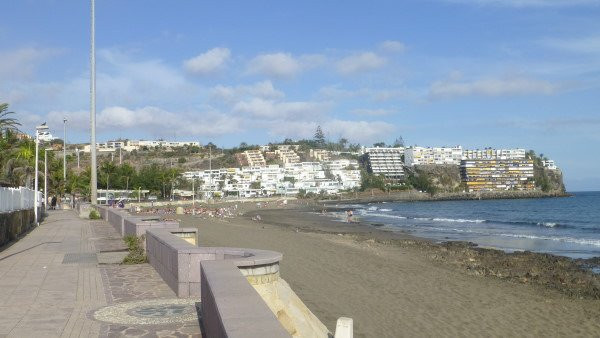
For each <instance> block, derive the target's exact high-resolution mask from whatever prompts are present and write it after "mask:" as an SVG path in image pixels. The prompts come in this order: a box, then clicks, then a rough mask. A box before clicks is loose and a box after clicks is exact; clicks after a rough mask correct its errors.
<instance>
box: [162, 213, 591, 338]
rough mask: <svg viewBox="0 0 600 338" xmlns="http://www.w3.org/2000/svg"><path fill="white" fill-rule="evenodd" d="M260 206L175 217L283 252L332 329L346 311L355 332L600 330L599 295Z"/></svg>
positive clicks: (216, 235) (211, 240)
mask: <svg viewBox="0 0 600 338" xmlns="http://www.w3.org/2000/svg"><path fill="white" fill-rule="evenodd" d="M291 207H293V206H291ZM253 208H254V204H249V203H246V204H242V205H240V208H239V210H238V211H239V212H247V213H246V215H244V216H238V217H235V218H228V219H218V218H205V219H202V218H199V217H193V216H191V215H176V216H175V215H174V216H175V218H178V219H180V220H181V221H182V223H181V226H182V227H184V226H196V227H198V228H199V239H200V245H204V246H232V247H248V248H258V249H270V250H276V251H279V252H282V253H283V260H282V262H281V276H282V277H283V278H284V279H285V280H286V281H287V282H288V283H289V284H290V285H291V286H292V288H293V289H294V291H295V292H296V293H297V294H298V296H299V297H300V298H301V299H302V300H303V301H304V302H305V304H306V305H307V306H308V307H309V308H310V309H311V311H312V312H313V313H314V314H315V315H316V316H317V317H318V318H319V319H321V321H322V322H323V323H324V324H325V325H326V326H327V327H328V328H329V329H330V330H331V331H332V332H333V330H334V329H335V322H336V320H337V318H338V317H341V316H347V317H352V318H353V319H354V334H355V336H356V337H407V336H569V337H573V336H596V337H597V336H600V300H598V299H593V298H590V297H581V299H580V297H579V296H573V295H567V294H565V293H564V292H559V291H557V290H554V289H552V288H546V287H543V286H539V285H528V284H522V283H518V282H514V281H512V280H502V279H500V278H497V277H492V276H483V275H482V276H477V275H476V274H473V273H469V272H466V271H465V269H464V268H462V266H461V265H456V264H447V263H445V262H444V261H440V260H438V259H435V258H432V257H436V255H432V254H431V249H430V248H429V246H428V245H424V246H423V245H398V243H402V242H403V241H404V242H406V243H413V240H412V239H411V237H410V236H408V235H403V234H393V235H392V234H389V233H388V234H386V233H385V232H382V231H378V230H377V229H374V227H372V226H371V227H369V226H365V225H361V224H346V223H342V222H336V221H333V220H332V219H331V218H330V217H325V216H322V215H319V214H317V213H307V212H306V211H299V210H265V209H259V210H256V211H251V209H253ZM288 208H290V207H288ZM255 214H260V215H261V218H262V220H261V221H252V220H251V217H252V216H253V215H255ZM382 238H388V239H390V238H391V239H393V241H383V240H382ZM436 250H437V249H436ZM444 250H446V249H442V251H444Z"/></svg>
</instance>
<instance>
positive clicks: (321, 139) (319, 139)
mask: <svg viewBox="0 0 600 338" xmlns="http://www.w3.org/2000/svg"><path fill="white" fill-rule="evenodd" d="M314 139H315V143H316V144H317V146H318V147H320V148H322V147H324V146H325V133H323V130H322V129H321V126H317V130H316V131H315V137H314Z"/></svg>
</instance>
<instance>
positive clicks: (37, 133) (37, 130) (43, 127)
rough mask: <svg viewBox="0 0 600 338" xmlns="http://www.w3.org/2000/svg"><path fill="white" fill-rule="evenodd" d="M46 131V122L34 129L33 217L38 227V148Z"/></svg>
mask: <svg viewBox="0 0 600 338" xmlns="http://www.w3.org/2000/svg"><path fill="white" fill-rule="evenodd" d="M47 131H48V126H47V125H46V122H44V123H43V124H42V125H39V126H37V127H35V183H34V188H33V190H35V194H34V198H33V214H34V216H35V223H36V224H37V225H39V219H38V203H39V196H38V194H39V192H38V181H39V178H38V175H39V174H38V161H39V154H38V152H39V148H40V133H41V132H47Z"/></svg>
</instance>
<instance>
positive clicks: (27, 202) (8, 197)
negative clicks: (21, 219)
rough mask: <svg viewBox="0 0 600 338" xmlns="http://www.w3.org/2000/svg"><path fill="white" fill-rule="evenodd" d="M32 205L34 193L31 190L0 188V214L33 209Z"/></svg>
mask: <svg viewBox="0 0 600 338" xmlns="http://www.w3.org/2000/svg"><path fill="white" fill-rule="evenodd" d="M40 194H41V193H40ZM34 203H35V191H33V190H32V189H28V188H23V187H21V188H2V187H0V213H5V212H12V211H16V210H24V209H33V207H34Z"/></svg>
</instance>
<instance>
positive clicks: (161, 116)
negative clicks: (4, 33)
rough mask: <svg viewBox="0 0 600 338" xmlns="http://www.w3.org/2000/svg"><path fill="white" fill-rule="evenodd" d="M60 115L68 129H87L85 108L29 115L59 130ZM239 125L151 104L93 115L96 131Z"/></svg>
mask: <svg viewBox="0 0 600 338" xmlns="http://www.w3.org/2000/svg"><path fill="white" fill-rule="evenodd" d="M200 116H201V117H202V118H199V117H200ZM63 117H67V119H68V122H67V126H68V130H78V131H87V130H89V112H88V111H51V112H49V113H48V114H46V115H45V116H36V115H32V120H34V121H35V122H37V123H40V122H43V121H48V124H49V126H50V130H51V131H57V130H58V131H62V118H63ZM241 126H242V123H241V120H240V119H239V118H237V117H235V116H228V115H225V114H223V113H220V112H217V111H214V110H207V111H168V110H165V109H162V108H159V107H153V106H146V107H142V108H136V109H129V108H126V107H122V106H111V107H107V108H105V109H102V110H101V111H99V112H98V113H97V116H96V127H97V128H98V131H99V132H107V131H111V132H113V133H114V132H115V131H118V132H123V133H124V134H127V133H139V131H140V130H143V131H144V132H145V133H147V134H148V135H163V136H172V133H173V132H176V133H177V134H179V135H193V136H220V135H224V134H231V133H235V132H238V131H240V130H241V129H242V127H241ZM55 136H59V135H55Z"/></svg>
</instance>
